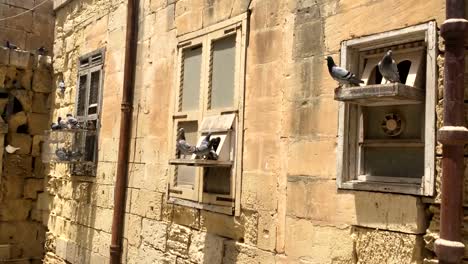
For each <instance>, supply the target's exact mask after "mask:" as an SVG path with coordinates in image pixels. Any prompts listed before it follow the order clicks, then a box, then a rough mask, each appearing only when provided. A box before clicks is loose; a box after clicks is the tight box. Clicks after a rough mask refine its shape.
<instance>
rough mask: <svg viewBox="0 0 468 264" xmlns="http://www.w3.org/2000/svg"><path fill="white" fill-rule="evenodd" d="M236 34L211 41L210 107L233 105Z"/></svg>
mask: <svg viewBox="0 0 468 264" xmlns="http://www.w3.org/2000/svg"><path fill="white" fill-rule="evenodd" d="M235 59H236V35H232V36H229V37H227V38H223V39H220V40H217V41H214V42H213V64H212V70H213V73H212V74H211V108H212V109H214V108H222V107H230V106H233V103H234V73H235V65H236V60H235Z"/></svg>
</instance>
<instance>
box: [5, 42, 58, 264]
mask: <svg viewBox="0 0 468 264" xmlns="http://www.w3.org/2000/svg"><path fill="white" fill-rule="evenodd" d="M51 66H52V65H51V57H49V56H41V55H35V54H32V53H30V52H27V51H21V50H9V49H7V48H0V94H1V96H0V97H1V98H0V113H1V119H0V124H1V126H2V132H0V137H1V144H0V148H1V153H2V156H3V162H2V164H3V171H2V174H1V179H0V230H1V231H0V246H1V247H2V249H3V251H2V252H1V253H0V259H2V260H6V261H8V262H11V263H41V259H42V257H43V255H44V242H45V233H46V230H47V222H48V217H49V209H48V207H47V206H48V203H47V201H46V200H44V198H45V192H44V191H45V186H46V178H45V177H44V175H45V171H44V166H43V163H42V160H41V143H42V141H43V134H44V130H47V129H48V128H49V111H50V97H51V96H52V95H51V93H52V92H53V91H54V90H55V89H54V87H55V86H54V85H53V83H52V73H51V70H52V68H51ZM4 121H5V122H6V124H5V123H4ZM3 128H5V131H3ZM4 136H5V144H4V143H3V138H4ZM4 145H5V146H7V145H11V146H13V147H15V148H19V149H18V150H16V151H15V152H14V153H7V152H4V151H3V149H4V148H3V147H4ZM0 162H1V159H0ZM19 260H20V261H19Z"/></svg>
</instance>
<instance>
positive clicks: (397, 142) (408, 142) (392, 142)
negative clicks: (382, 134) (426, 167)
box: [359, 139, 424, 147]
mask: <svg viewBox="0 0 468 264" xmlns="http://www.w3.org/2000/svg"><path fill="white" fill-rule="evenodd" d="M359 145H361V146H363V147H424V142H422V141H421V140H414V139H366V140H364V141H363V142H359Z"/></svg>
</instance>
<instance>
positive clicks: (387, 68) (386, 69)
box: [327, 50, 400, 86]
mask: <svg viewBox="0 0 468 264" xmlns="http://www.w3.org/2000/svg"><path fill="white" fill-rule="evenodd" d="M327 65H328V72H329V73H330V75H331V77H332V78H333V79H334V80H336V81H338V82H339V83H340V86H341V85H343V84H350V85H359V84H360V83H364V82H363V81H362V80H361V79H359V78H357V77H356V75H354V73H352V72H350V71H348V70H346V69H344V68H341V67H338V66H336V64H335V62H334V61H333V58H332V57H330V56H328V57H327ZM378 67H379V71H380V73H381V74H382V77H384V78H385V79H386V80H388V81H390V82H392V83H395V82H400V74H399V73H398V67H397V64H396V62H395V60H394V59H393V58H392V50H388V51H387V53H385V55H384V56H383V58H382V60H381V61H380V62H379V64H378Z"/></svg>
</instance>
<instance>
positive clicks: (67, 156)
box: [50, 114, 83, 161]
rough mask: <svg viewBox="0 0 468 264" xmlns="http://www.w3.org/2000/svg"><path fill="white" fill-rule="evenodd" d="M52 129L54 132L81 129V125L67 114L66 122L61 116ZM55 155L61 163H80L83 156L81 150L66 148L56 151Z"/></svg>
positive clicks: (51, 126)
mask: <svg viewBox="0 0 468 264" xmlns="http://www.w3.org/2000/svg"><path fill="white" fill-rule="evenodd" d="M50 128H51V129H52V130H64V129H79V128H80V124H79V123H78V120H77V119H76V118H75V117H73V115H72V114H67V117H66V120H64V119H62V117H60V116H59V117H58V118H57V123H52V125H50ZM55 155H56V156H57V159H58V160H59V161H78V160H79V159H80V158H81V157H82V156H83V153H81V151H79V150H76V151H72V150H69V149H66V148H58V149H57V150H55Z"/></svg>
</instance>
